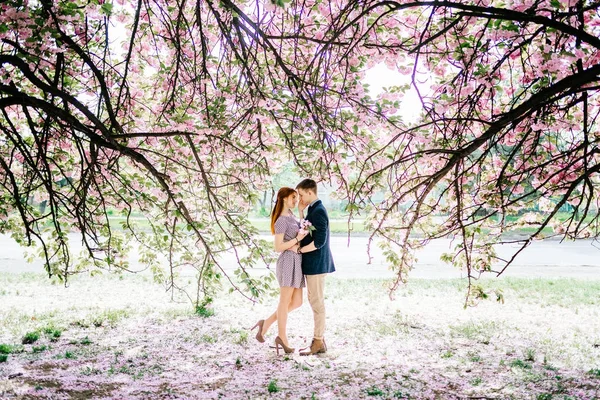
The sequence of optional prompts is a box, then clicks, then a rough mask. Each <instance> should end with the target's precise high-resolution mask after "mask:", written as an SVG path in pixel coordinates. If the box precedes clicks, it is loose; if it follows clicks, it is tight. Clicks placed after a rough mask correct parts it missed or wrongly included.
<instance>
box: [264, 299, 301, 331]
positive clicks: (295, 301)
mask: <svg viewBox="0 0 600 400" xmlns="http://www.w3.org/2000/svg"><path fill="white" fill-rule="evenodd" d="M293 289H294V293H293V294H292V298H291V300H290V303H289V306H288V313H289V312H291V311H293V310H295V309H296V308H298V307H300V306H301V305H302V289H298V288H293ZM275 321H277V310H275V312H274V313H273V314H271V315H269V318H267V319H265V322H264V324H263V330H262V335H263V336H264V335H266V334H267V331H268V330H269V328H270V327H271V325H273V324H274V323H275Z"/></svg>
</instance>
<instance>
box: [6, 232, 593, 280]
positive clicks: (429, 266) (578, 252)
mask: <svg viewBox="0 0 600 400" xmlns="http://www.w3.org/2000/svg"><path fill="white" fill-rule="evenodd" d="M265 238H267V239H269V240H270V237H269V236H266V237H265ZM71 239H72V241H73V242H74V243H76V242H77V241H78V240H77V236H76V235H73V236H72V237H71ZM331 244H332V252H333V255H334V260H335V263H336V266H337V272H336V277H339V278H391V277H393V276H394V274H393V272H391V271H390V270H388V268H387V265H386V263H385V259H384V257H383V256H382V254H381V250H380V249H379V247H377V246H376V245H375V246H373V249H372V255H373V260H372V263H371V264H368V256H367V250H366V249H367V238H366V237H352V238H351V240H350V243H349V244H348V240H347V238H346V237H345V236H334V237H333V238H332V243H331ZM451 246H452V243H451V241H450V240H446V239H443V240H436V241H433V242H431V243H430V244H428V245H427V246H426V247H425V248H424V249H422V250H420V251H419V252H418V253H417V259H418V261H417V263H416V266H415V268H414V270H413V271H412V272H411V274H410V277H413V278H426V279H435V278H460V277H463V276H464V273H461V271H459V270H457V269H455V268H454V267H452V266H451V265H448V264H444V263H442V262H441V261H440V255H441V254H442V253H444V252H447V251H449V250H450V249H451ZM516 250H517V246H516V245H504V246H500V247H498V249H497V252H498V254H499V255H500V256H504V257H508V256H509V255H510V254H511V252H514V251H516ZM136 258H137V257H136V255H135V254H134V255H133V256H132V257H131V265H132V268H134V269H135V268H138V267H139V264H138V263H137V260H136ZM233 264H234V261H233V258H232V257H227V258H226V259H225V262H224V265H228V266H231V268H232V269H233V267H234V265H233ZM139 268H140V269H141V267H139ZM0 272H43V267H42V262H41V261H40V260H36V261H34V262H33V263H27V262H26V261H25V258H24V255H23V249H22V248H21V247H20V246H19V245H18V244H16V243H15V242H14V240H12V239H11V238H10V237H9V236H6V235H0ZM502 276H513V277H543V278H551V277H570V278H581V279H600V245H599V244H598V243H596V242H592V241H590V240H582V241H577V242H563V243H561V242H559V241H556V240H547V241H542V242H534V243H532V244H531V245H530V246H529V247H528V248H527V249H525V251H524V252H523V253H521V255H520V256H519V257H518V258H517V260H516V262H515V264H513V265H512V266H511V267H509V268H508V269H507V270H506V272H505V273H504V274H503V275H502Z"/></svg>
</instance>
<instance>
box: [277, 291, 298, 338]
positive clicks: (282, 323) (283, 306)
mask: <svg viewBox="0 0 600 400" xmlns="http://www.w3.org/2000/svg"><path fill="white" fill-rule="evenodd" d="M293 294H294V288H292V287H281V288H280V289H279V305H278V306H277V331H278V333H279V338H280V339H281V340H282V341H283V343H284V344H285V345H286V346H288V345H289V342H288V339H287V318H288V308H289V306H290V303H291V301H292V296H293Z"/></svg>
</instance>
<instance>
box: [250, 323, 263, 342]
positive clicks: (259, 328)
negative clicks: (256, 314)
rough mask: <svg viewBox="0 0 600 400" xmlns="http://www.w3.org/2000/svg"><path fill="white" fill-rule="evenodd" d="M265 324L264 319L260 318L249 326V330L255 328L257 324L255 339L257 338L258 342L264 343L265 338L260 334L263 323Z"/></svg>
mask: <svg viewBox="0 0 600 400" xmlns="http://www.w3.org/2000/svg"><path fill="white" fill-rule="evenodd" d="M264 324H265V320H264V319H261V320H259V321H258V322H257V323H256V325H254V326H253V327H252V328H250V330H251V331H252V330H254V328H256V327H257V326H258V332H256V340H258V341H259V342H260V343H264V341H265V338H264V337H263V335H262V330H263V325H264Z"/></svg>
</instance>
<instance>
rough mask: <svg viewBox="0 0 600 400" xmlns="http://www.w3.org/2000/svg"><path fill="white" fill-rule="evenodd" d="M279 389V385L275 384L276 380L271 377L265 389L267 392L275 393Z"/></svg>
mask: <svg viewBox="0 0 600 400" xmlns="http://www.w3.org/2000/svg"><path fill="white" fill-rule="evenodd" d="M280 390H281V389H280V388H279V386H277V380H275V379H273V380H271V381H270V382H269V384H268V385H267V391H268V392H269V393H277V392H279V391H280Z"/></svg>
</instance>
